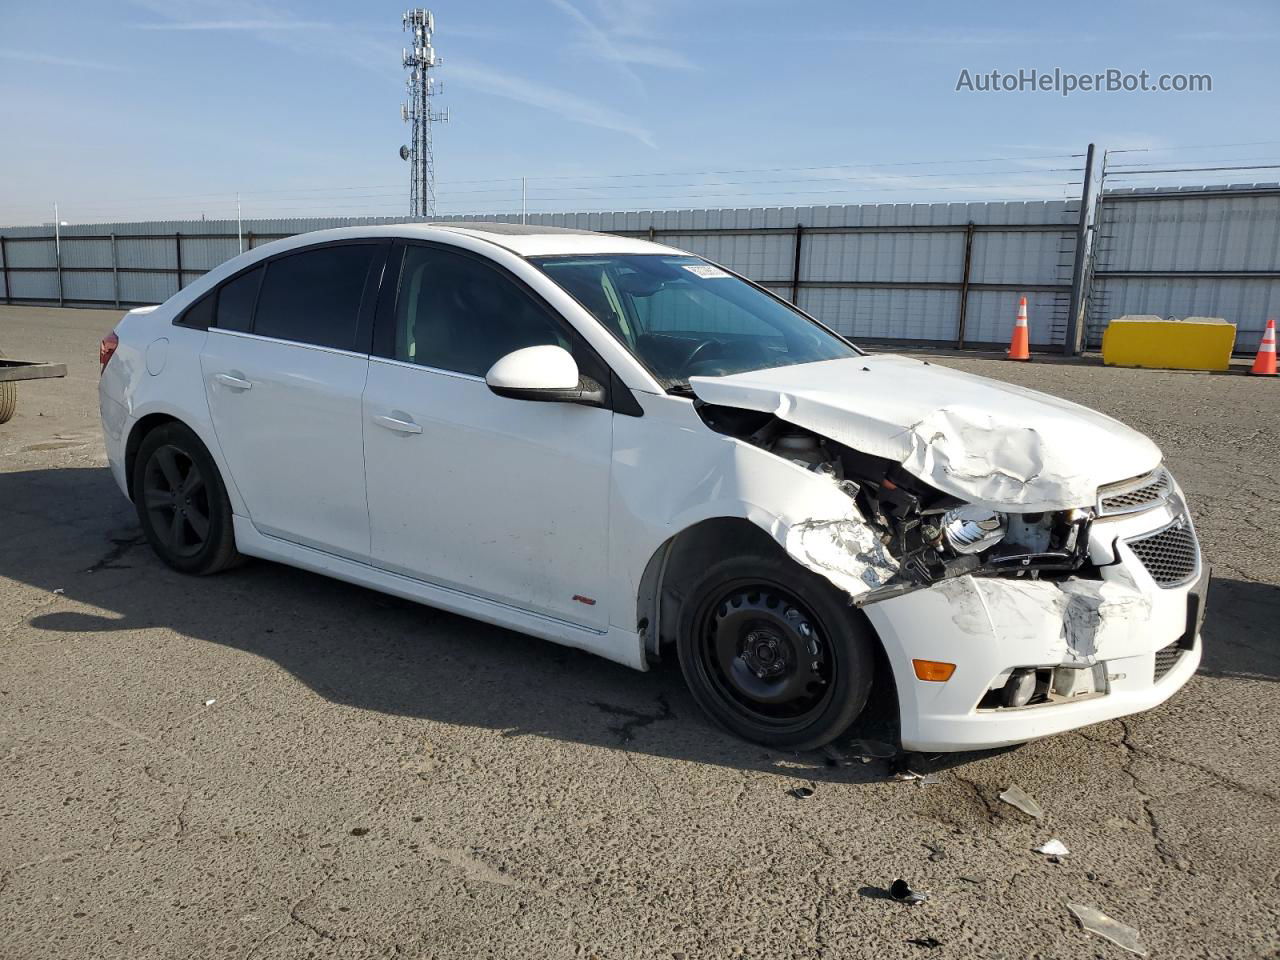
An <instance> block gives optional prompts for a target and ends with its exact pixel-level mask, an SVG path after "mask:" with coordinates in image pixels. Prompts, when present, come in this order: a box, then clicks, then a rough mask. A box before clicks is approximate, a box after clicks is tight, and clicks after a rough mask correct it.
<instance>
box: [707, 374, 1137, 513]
mask: <svg viewBox="0 0 1280 960" xmlns="http://www.w3.org/2000/svg"><path fill="white" fill-rule="evenodd" d="M689 385H690V386H691V387H692V388H693V392H694V393H695V394H696V395H697V396H698V398H699V399H701V400H703V401H705V402H707V403H713V404H718V405H721V406H726V407H741V408H743V409H747V410H760V411H763V412H767V413H772V414H774V415H776V416H777V417H779V418H780V419H782V420H786V421H788V422H789V423H794V424H796V425H797V426H801V427H804V428H806V429H808V430H812V431H813V432H814V433H817V434H820V435H821V436H824V437H827V438H829V439H831V440H834V441H836V442H837V443H842V444H844V445H845V446H848V447H852V448H853V449H855V450H860V451H862V452H863V453H869V454H872V455H874V456H878V457H885V458H887V459H890V460H896V461H897V462H899V463H901V464H902V466H903V467H904V468H905V469H906V470H907V471H908V472H910V473H912V474H913V475H915V476H917V477H919V478H920V479H921V480H924V481H926V482H927V483H930V484H932V485H933V486H934V487H936V488H937V489H939V490H941V491H943V492H944V493H950V494H952V495H954V496H957V497H960V498H962V499H964V500H968V501H971V502H974V503H982V504H987V505H989V506H993V507H1000V508H1003V509H1011V510H1014V511H1016V512H1035V511H1040V510H1066V509H1069V508H1072V507H1086V506H1091V505H1092V504H1093V503H1094V502H1095V501H1096V499H1097V491H1098V487H1099V486H1103V485H1105V484H1109V483H1115V482H1117V481H1120V480H1127V479H1129V478H1130V477H1136V476H1139V475H1141V474H1143V473H1146V472H1148V471H1150V470H1153V469H1155V467H1156V466H1157V465H1159V463H1160V459H1161V458H1160V450H1159V448H1158V447H1157V446H1156V445H1155V444H1154V443H1152V442H1151V441H1150V440H1149V439H1147V438H1146V437H1145V436H1143V435H1142V434H1140V433H1138V432H1137V431H1136V430H1134V429H1132V428H1131V427H1127V426H1125V425H1124V424H1123V423H1121V422H1120V421H1119V420H1115V419H1112V418H1111V417H1108V416H1106V415H1104V414H1101V413H1098V412H1097V411H1095V410H1090V409H1089V408H1088V407H1082V406H1080V405H1079V404H1076V403H1071V402H1070V401H1067V400H1060V399H1058V398H1057V397H1052V396H1049V395H1048V394H1044V393H1040V392H1038V391H1035V390H1027V389H1025V388H1023V387H1016V386H1012V385H1010V384H1006V383H1000V382H998V381H995V380H988V379H987V378H985V377H978V376H974V375H972V374H968V373H962V372H960V371H958V370H952V369H950V368H948V367H941V366H938V365H936V364H931V363H926V362H924V361H921V360H914V359H911V358H909V357H903V356H897V355H894V354H881V355H876V356H865V357H849V358H847V359H843V360H824V361H822V362H819V363H806V364H799V365H795V366H790V367H775V368H772V369H768V370H758V371H754V372H750V373H739V374H734V375H732V376H727V377H691V378H690V379H689Z"/></svg>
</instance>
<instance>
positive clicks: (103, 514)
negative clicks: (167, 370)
mask: <svg viewBox="0 0 1280 960" xmlns="http://www.w3.org/2000/svg"><path fill="white" fill-rule="evenodd" d="M0 530H7V531H9V532H8V533H7V534H0V536H2V537H3V538H5V539H7V540H8V543H7V544H5V543H3V542H0V577H7V578H9V579H11V580H14V581H17V582H21V583H26V584H29V585H31V586H33V587H36V588H38V589H41V590H45V591H49V592H54V591H58V592H60V593H61V594H63V595H64V596H65V597H66V598H67V599H68V600H71V601H77V602H79V603H80V604H83V605H85V606H87V607H90V608H93V609H95V610H96V611H99V612H93V613H89V612H84V611H75V610H64V611H53V612H48V613H37V614H35V615H34V616H31V618H30V621H29V622H30V625H31V626H32V627H33V628H34V629H36V630H39V631H48V632H50V633H55V634H64V635H65V634H79V635H89V636H92V635H94V634H99V633H103V632H111V631H134V632H137V631H143V630H146V629H149V628H162V629H165V630H168V631H173V632H176V633H178V634H180V635H182V636H185V637H191V638H194V639H198V640H201V641H204V642H208V643H217V644H221V645H224V646H226V647H230V648H234V649H237V650H242V651H244V652H246V653H251V654H254V655H255V656H258V657H263V658H266V659H269V660H271V661H273V662H274V663H276V664H278V665H279V666H280V667H281V668H283V669H284V670H286V671H288V672H289V673H290V674H291V675H293V676H294V677H296V678H297V679H298V680H299V681H300V682H302V683H303V684H305V685H306V686H307V687H308V688H310V689H311V690H314V691H315V692H316V693H318V694H320V695H321V696H323V697H325V698H326V699H328V700H329V701H331V702H333V703H335V704H341V705H344V706H350V707H355V708H358V709H361V710H370V711H376V712H379V713H385V714H390V715H396V716H403V717H422V718H428V719H431V720H433V721H438V722H443V723H450V724H459V725H464V726H471V727H480V728H487V729H490V730H495V731H499V732H500V733H501V734H502V735H503V736H506V737H526V736H539V737H548V738H554V739H561V740H567V741H575V742H580V743H587V744H592V745H598V746H603V747H608V748H613V749H620V750H627V751H636V752H640V753H645V754H652V755H655V756H664V757H669V758H675V759H681V760H688V761H694V762H698V763H708V764H715V765H721V766H729V767H735V768H740V769H744V770H757V771H768V772H773V773H777V774H779V775H783V776H788V777H794V778H797V779H801V780H810V781H815V782H816V781H823V782H842V783H870V782H878V781H883V780H885V779H887V778H889V777H891V776H893V775H895V774H897V775H899V776H901V775H902V774H903V772H904V771H906V770H912V771H914V772H917V773H927V772H933V771H937V770H942V769H947V768H951V767H955V766H960V765H963V764H966V763H968V762H969V761H971V760H973V759H975V758H976V757H979V756H984V755H987V753H989V752H987V753H963V754H946V755H940V756H939V755H934V756H930V757H918V756H908V757H903V756H901V755H895V751H894V750H892V749H886V746H887V745H888V744H892V743H893V742H895V739H896V731H895V730H894V728H893V726H892V725H891V724H886V723H884V722H883V721H876V720H874V719H872V720H868V721H865V722H863V723H861V724H860V725H859V726H857V727H855V728H854V729H853V730H852V731H850V733H849V734H848V735H847V736H845V737H843V738H841V740H840V741H839V742H838V743H836V744H834V745H833V746H832V747H831V748H828V749H826V750H824V751H822V752H817V753H785V752H779V751H773V750H768V749H765V748H762V747H759V746H755V745H752V744H748V743H744V742H743V741H740V740H738V739H736V738H735V737H733V736H731V735H729V734H727V733H725V732H724V731H722V730H720V729H719V728H718V727H715V726H714V725H712V724H711V723H710V722H709V721H708V720H707V719H706V718H705V717H704V716H703V714H702V713H701V711H700V710H699V709H698V708H697V706H696V705H695V704H694V702H693V701H692V699H691V698H690V696H689V695H688V693H687V691H686V690H685V687H684V683H683V680H682V678H681V676H680V672H679V670H678V669H677V668H676V666H675V665H674V664H673V663H669V662H664V663H662V664H659V665H658V666H657V667H655V669H653V670H651V671H649V672H648V673H639V672H636V671H634V670H631V669H628V668H626V667H623V666H620V665H617V664H613V663H610V662H608V661H606V660H603V659H601V658H599V657H595V656H592V655H590V654H586V653H582V652H580V651H576V650H572V649H569V648H566V647H561V646H558V645H556V644H552V643H547V642H544V641H541V640H537V639H534V638H532V637H527V636H525V635H522V634H518V633H514V632H512V631H509V630H504V629H502V628H498V627H493V626H490V625H487V624H483V623H479V622H477V621H474V620H470V619H467V618H464V617H459V616H454V615H452V614H449V613H445V612H443V611H440V610H435V609H433V608H430V607H425V606H422V605H419V604H415V603H411V602H408V601H403V600H400V599H398V598H394V597H390V596H387V595H384V594H381V593H377V592H375V591H372V590H367V589H364V588H361V587H357V586H353V585H350V584H346V583H342V582H340V581H336V580H332V579H330V578H327V577H322V576H319V575H316V574H311V573H308V572H305V571H301V570H296V569H293V568H290V567H286V566H283V565H280V564H274V563H268V562H265V561H251V562H249V563H247V564H245V565H244V566H242V567H239V568H236V569H234V570H231V571H228V572H225V573H222V574H219V575H217V576H213V577H207V578H201V579H193V578H189V577H185V576H182V575H180V574H178V573H175V572H173V571H171V570H169V569H168V568H167V567H165V566H164V565H163V564H162V563H161V562H160V561H159V560H158V559H157V558H156V556H155V555H154V554H153V553H152V552H151V550H150V548H149V547H148V546H147V545H146V542H145V540H144V539H143V537H142V535H141V531H140V529H139V527H138V524H137V520H136V517H135V515H134V513H133V510H132V507H131V505H130V504H129V503H128V502H127V501H125V500H124V499H123V498H122V497H121V495H120V493H119V491H118V490H117V489H116V487H115V484H114V482H113V481H112V479H111V477H110V474H109V472H108V471H107V470H106V469H105V468H61V469H47V470H32V471H25V472H11V473H3V474H0ZM1276 589H1277V588H1274V587H1267V588H1263V587H1261V586H1260V585H1257V584H1246V583H1240V582H1238V581H1219V582H1217V583H1216V584H1215V587H1214V595H1213V597H1212V598H1211V602H1210V620H1209V625H1208V626H1207V627H1206V649H1207V651H1212V655H1210V654H1209V653H1208V652H1207V653H1206V663H1207V664H1209V667H1208V670H1209V672H1213V673H1214V674H1215V675H1226V676H1247V677H1252V678H1257V677H1265V678H1267V679H1273V680H1274V679H1280V664H1278V663H1277V658H1276V656H1275V655H1274V654H1273V653H1272V652H1271V651H1269V650H1268V649H1266V648H1265V647H1262V646H1261V645H1258V644H1255V643H1253V642H1252V638H1253V637H1260V636H1262V635H1263V634H1264V633H1265V629H1264V626H1265V625H1266V624H1268V623H1273V622H1274V619H1275V611H1276V604H1277V597H1276V595H1275V592H1276ZM1224 608H1228V609H1224ZM881 705H882V706H889V705H890V704H889V703H884V702H882V704H881ZM869 712H871V711H869ZM882 713H883V711H882ZM865 756H873V757H874V759H871V760H869V761H868V760H864V759H863V757H865Z"/></svg>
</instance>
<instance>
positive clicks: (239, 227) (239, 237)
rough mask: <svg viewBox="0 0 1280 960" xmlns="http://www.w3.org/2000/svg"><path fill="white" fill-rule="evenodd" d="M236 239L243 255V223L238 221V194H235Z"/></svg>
mask: <svg viewBox="0 0 1280 960" xmlns="http://www.w3.org/2000/svg"><path fill="white" fill-rule="evenodd" d="M236 239H237V240H238V241H239V242H240V252H241V253H244V223H243V221H242V220H241V219H240V194H238V193H237V194H236Z"/></svg>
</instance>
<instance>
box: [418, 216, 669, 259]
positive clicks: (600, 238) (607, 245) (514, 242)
mask: <svg viewBox="0 0 1280 960" xmlns="http://www.w3.org/2000/svg"><path fill="white" fill-rule="evenodd" d="M404 231H405V235H406V236H413V235H414V234H417V233H424V232H427V231H430V232H435V231H446V232H448V233H453V234H460V235H462V236H467V237H474V238H476V239H478V240H487V241H488V242H490V243H493V244H497V245H498V246H500V247H505V248H506V249H508V250H510V251H511V252H512V253H516V254H519V255H520V256H522V257H546V256H555V255H557V254H593V253H667V254H669V253H675V252H678V251H675V250H674V249H673V248H672V247H667V246H663V245H662V244H660V243H652V242H650V241H648V240H641V239H638V238H636V237H620V236H617V235H616V234H610V233H596V232H595V231H594V230H575V229H571V228H568V227H550V226H544V225H543V224H535V223H500V222H494V223H488V222H484V221H475V220H465V221H446V222H443V223H422V224H419V223H407V224H405V225H404Z"/></svg>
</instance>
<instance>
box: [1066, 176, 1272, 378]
mask: <svg viewBox="0 0 1280 960" xmlns="http://www.w3.org/2000/svg"><path fill="white" fill-rule="evenodd" d="M1096 223H1097V239H1096V242H1095V245H1094V246H1095V250H1094V265H1093V281H1092V284H1091V290H1090V295H1089V305H1088V314H1087V324H1086V332H1087V337H1088V342H1089V343H1090V344H1091V345H1098V344H1100V343H1101V342H1102V331H1103V330H1104V329H1106V326H1107V323H1108V321H1110V320H1111V319H1112V318H1114V317H1119V316H1123V315H1125V314H1130V313H1136V314H1158V315H1160V316H1164V317H1170V316H1174V317H1190V316H1208V317H1222V318H1224V319H1226V320H1229V321H1230V322H1232V323H1234V324H1236V327H1237V332H1236V349H1237V351H1239V352H1241V353H1246V354H1247V353H1251V352H1252V351H1253V350H1255V349H1256V348H1257V345H1258V340H1259V338H1260V337H1261V334H1262V329H1263V327H1265V326H1266V322H1267V318H1268V317H1274V316H1280V186H1277V185H1274V184H1271V185H1254V184H1250V185H1245V186H1237V187H1194V188H1185V187H1184V188H1171V189H1147V190H1108V191H1106V192H1104V193H1103V195H1102V199H1101V202H1100V203H1099V205H1098V210H1097V214H1096Z"/></svg>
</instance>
